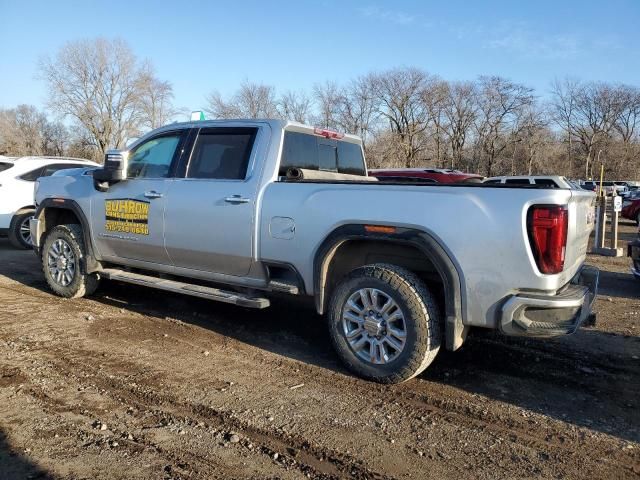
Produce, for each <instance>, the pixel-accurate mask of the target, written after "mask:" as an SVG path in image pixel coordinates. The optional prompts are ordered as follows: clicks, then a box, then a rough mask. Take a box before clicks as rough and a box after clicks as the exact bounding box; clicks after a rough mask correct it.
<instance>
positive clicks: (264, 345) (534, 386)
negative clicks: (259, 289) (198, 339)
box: [0, 242, 640, 465]
mask: <svg viewBox="0 0 640 480" xmlns="http://www.w3.org/2000/svg"><path fill="white" fill-rule="evenodd" d="M0 243H1V242H0ZM4 254H5V252H3V251H2V247H1V245H0V259H2V260H3V261H0V275H2V276H5V277H8V278H11V279H13V280H15V281H18V282H21V283H24V284H26V285H29V286H31V287H33V288H36V289H38V290H41V291H42V292H46V293H47V294H49V291H48V289H47V287H46V284H45V282H44V280H43V279H42V273H41V272H40V267H39V265H38V262H37V259H36V258H35V257H34V256H33V254H32V253H30V252H19V253H18V254H14V255H10V256H9V257H8V258H7V257H3V256H4ZM5 260H6V261H5ZM603 274H604V275H603V276H602V277H601V289H602V290H601V291H602V292H603V294H604V295H612V296H613V295H614V292H620V281H621V278H622V280H623V281H624V282H625V284H626V282H627V281H629V284H628V285H626V286H625V287H624V293H622V294H619V295H620V296H627V298H633V299H637V298H640V296H639V290H640V289H638V285H637V283H636V282H635V281H634V280H633V278H632V277H631V275H628V277H631V278H630V279H629V278H627V277H625V276H624V275H627V274H614V273H611V272H603ZM620 275H623V277H620ZM91 299H92V300H94V301H97V302H100V303H103V304H105V305H110V306H114V307H117V308H126V309H127V310H130V311H133V312H136V313H140V314H143V315H147V316H152V317H156V318H158V319H160V320H161V321H163V320H165V319H166V318H167V317H170V318H172V319H176V320H180V321H182V322H186V323H190V324H192V325H195V326H198V327H201V328H203V329H206V330H210V331H212V332H215V333H218V334H220V335H224V336H227V337H230V338H233V339H236V340H238V341H240V342H243V343H245V344H248V345H251V346H254V347H256V348H260V349H263V350H266V351H269V352H273V353H276V354H278V355H282V356H285V357H288V358H291V359H294V360H296V361H300V362H304V363H307V364H310V365H315V366H319V367H321V368H324V369H329V370H333V371H336V372H339V373H341V374H344V375H345V376H349V378H348V379H345V381H346V382H354V381H356V382H357V381H358V380H355V379H353V377H352V376H351V374H350V373H348V372H347V371H346V370H345V369H344V367H343V366H342V364H341V363H340V361H339V360H338V358H337V357H336V355H335V353H334V352H333V349H332V347H331V345H330V341H329V335H328V333H327V329H326V326H325V322H324V319H323V318H322V317H320V316H318V315H317V314H316V313H315V310H314V308H313V306H312V304H310V303H309V302H305V301H302V300H300V299H297V298H294V299H291V298H287V299H284V298H279V297H274V298H273V302H272V306H271V308H269V309H267V310H264V311H261V310H251V309H244V308H239V307H234V306H231V305H226V304H220V303H215V302H211V301H207V300H204V299H200V298H193V297H186V296H181V295H178V294H171V293H166V292H162V293H159V292H158V291H156V290H153V289H147V288H144V287H135V288H131V286H129V285H126V284H121V283H117V282H104V283H103V285H102V286H101V288H100V289H99V290H98V292H96V294H95V295H94V296H92V297H91ZM638 310H640V306H639V307H638ZM638 357H640V338H639V337H637V336H628V335H621V334H614V333H607V332H604V331H601V330H597V329H596V328H586V329H582V330H581V331H579V332H578V333H577V334H576V335H573V336H569V337H565V338H560V339H555V340H535V339H510V338H506V337H503V336H500V335H498V334H495V333H493V332H483V331H477V332H473V333H472V334H471V335H470V336H469V338H468V339H467V342H466V343H465V345H464V346H463V347H462V348H461V349H460V350H459V351H457V352H454V353H451V352H447V351H445V350H444V349H442V350H441V352H440V354H439V355H438V357H437V358H436V360H435V362H434V363H433V364H432V365H431V366H430V367H429V368H428V369H427V370H426V371H425V372H424V373H423V374H421V375H420V376H419V377H418V378H417V379H415V380H413V381H411V382H408V383H406V384H403V385H398V386H388V387H381V388H383V389H385V390H388V392H389V395H391V396H393V394H394V392H397V393H398V392H402V391H404V392H407V391H411V392H412V394H413V393H416V394H418V395H422V396H424V397H425V398H433V397H434V396H437V395H450V394H451V388H454V389H458V390H460V391H461V392H466V393H468V394H479V395H482V396H485V397H487V398H490V399H493V400H496V401H499V402H502V403H507V404H511V405H513V406H516V407H519V408H522V409H524V410H526V411H531V412H536V413H539V414H542V415H546V416H549V417H551V418H555V419H557V420H560V421H563V422H567V423H570V424H573V425H576V426H580V427H586V428H589V429H592V430H596V431H600V432H604V433H607V434H610V435H613V436H616V437H619V438H621V439H625V440H632V441H635V442H638V441H640V422H639V421H638V415H637V409H638V407H639V406H640V405H639V399H640V381H639V379H640V361H639V360H638ZM334 378H335V379H336V380H335V381H340V380H339V377H334ZM442 391H444V392H445V393H442ZM0 465H1V463H0Z"/></svg>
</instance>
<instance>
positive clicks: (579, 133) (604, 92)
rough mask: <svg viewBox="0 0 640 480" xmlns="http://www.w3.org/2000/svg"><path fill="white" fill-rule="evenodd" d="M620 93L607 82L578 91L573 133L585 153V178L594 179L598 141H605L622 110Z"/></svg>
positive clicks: (586, 86) (590, 84)
mask: <svg viewBox="0 0 640 480" xmlns="http://www.w3.org/2000/svg"><path fill="white" fill-rule="evenodd" d="M621 106H622V104H621V99H620V92H619V91H618V90H616V89H615V88H614V87H613V86H611V85H608V84H605V83H595V82H594V83H587V84H583V85H581V86H580V88H578V89H577V91H576V92H575V113H574V115H573V117H572V130H573V132H574V135H575V136H576V137H577V139H578V141H579V142H580V145H582V149H583V152H584V154H585V170H584V171H585V177H592V176H593V162H594V161H595V158H594V156H595V152H596V146H597V144H598V142H601V143H602V142H604V141H606V139H607V137H608V135H609V133H610V132H611V130H612V128H613V125H614V123H615V121H616V120H617V119H618V118H619V115H620V111H621Z"/></svg>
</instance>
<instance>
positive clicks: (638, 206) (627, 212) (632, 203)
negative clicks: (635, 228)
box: [620, 198, 640, 225]
mask: <svg viewBox="0 0 640 480" xmlns="http://www.w3.org/2000/svg"><path fill="white" fill-rule="evenodd" d="M620 214H621V215H622V218H626V219H627V220H634V221H635V222H636V223H637V224H638V225H640V198H634V199H632V200H624V201H623V202H622V211H621V212H620Z"/></svg>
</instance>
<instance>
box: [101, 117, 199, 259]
mask: <svg viewBox="0 0 640 480" xmlns="http://www.w3.org/2000/svg"><path fill="white" fill-rule="evenodd" d="M186 133H187V130H181V131H176V132H168V133H162V134H159V135H157V136H155V137H152V138H150V139H148V140H146V141H144V142H142V143H140V144H139V145H137V146H136V147H134V148H133V149H132V150H131V151H130V152H129V166H128V170H127V179H126V180H124V181H121V182H118V183H115V184H113V185H111V186H110V187H109V190H108V191H107V192H102V193H100V192H95V193H94V194H93V196H92V199H91V223H92V225H91V226H92V230H93V232H94V240H95V245H96V248H97V250H98V252H99V253H100V256H101V257H102V258H104V259H109V258H112V259H114V260H119V259H130V260H138V261H144V262H152V263H159V264H164V265H170V263H171V262H170V261H169V257H168V255H167V250H166V248H165V246H164V210H165V205H166V193H167V183H168V182H169V179H170V178H171V177H172V176H173V169H174V166H175V164H176V163H177V161H178V158H179V156H180V154H181V153H182V145H183V144H184V137H185V135H186Z"/></svg>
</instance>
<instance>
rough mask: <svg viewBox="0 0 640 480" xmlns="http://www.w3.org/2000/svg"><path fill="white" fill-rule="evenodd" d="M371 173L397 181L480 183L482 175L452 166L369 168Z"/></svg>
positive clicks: (382, 178)
mask: <svg viewBox="0 0 640 480" xmlns="http://www.w3.org/2000/svg"><path fill="white" fill-rule="evenodd" d="M369 175H370V176H372V177H376V178H378V179H380V180H389V181H395V182H405V183H410V182H433V183H460V182H466V183H480V182H482V180H483V179H484V177H482V176H481V175H475V174H473V173H463V172H461V171H459V170H452V169H450V168H396V169H374V170H369Z"/></svg>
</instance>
